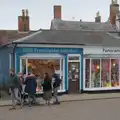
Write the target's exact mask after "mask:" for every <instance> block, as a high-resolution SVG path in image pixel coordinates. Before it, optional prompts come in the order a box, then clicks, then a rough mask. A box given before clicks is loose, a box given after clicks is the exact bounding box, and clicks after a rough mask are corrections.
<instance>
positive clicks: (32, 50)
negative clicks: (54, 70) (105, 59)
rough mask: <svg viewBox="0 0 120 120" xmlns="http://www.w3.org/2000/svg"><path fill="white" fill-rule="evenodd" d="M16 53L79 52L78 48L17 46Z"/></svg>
mask: <svg viewBox="0 0 120 120" xmlns="http://www.w3.org/2000/svg"><path fill="white" fill-rule="evenodd" d="M16 52H17V53H81V52H82V49H79V48H18V49H17V51H16Z"/></svg>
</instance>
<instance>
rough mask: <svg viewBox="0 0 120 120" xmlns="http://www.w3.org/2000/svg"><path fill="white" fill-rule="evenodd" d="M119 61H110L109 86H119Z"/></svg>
mask: <svg viewBox="0 0 120 120" xmlns="http://www.w3.org/2000/svg"><path fill="white" fill-rule="evenodd" d="M119 69H120V67H119V59H111V86H112V87H116V86H118V85H119V71H120V70H119Z"/></svg>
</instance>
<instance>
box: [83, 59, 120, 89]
mask: <svg viewBox="0 0 120 120" xmlns="http://www.w3.org/2000/svg"><path fill="white" fill-rule="evenodd" d="M119 78H120V59H111V58H102V59H93V58H91V59H85V88H99V87H117V86H119V85H120V84H119V83H120V79H119Z"/></svg>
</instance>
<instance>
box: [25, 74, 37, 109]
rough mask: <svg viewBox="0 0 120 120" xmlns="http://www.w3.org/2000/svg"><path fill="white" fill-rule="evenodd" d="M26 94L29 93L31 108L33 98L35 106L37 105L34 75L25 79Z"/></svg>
mask: <svg viewBox="0 0 120 120" xmlns="http://www.w3.org/2000/svg"><path fill="white" fill-rule="evenodd" d="M25 85H26V87H25V92H26V93H28V103H29V107H31V97H32V98H33V102H34V104H36V87H37V82H36V76H35V75H34V74H33V73H30V74H29V76H27V77H26V79H25Z"/></svg>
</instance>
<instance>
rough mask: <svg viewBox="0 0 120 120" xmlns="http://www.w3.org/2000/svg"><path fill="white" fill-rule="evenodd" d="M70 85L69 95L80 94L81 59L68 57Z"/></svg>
mask: <svg viewBox="0 0 120 120" xmlns="http://www.w3.org/2000/svg"><path fill="white" fill-rule="evenodd" d="M68 81H69V82H68V84H69V88H68V91H69V93H78V92H79V90H80V87H79V86H80V57H79V56H69V57H68Z"/></svg>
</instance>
